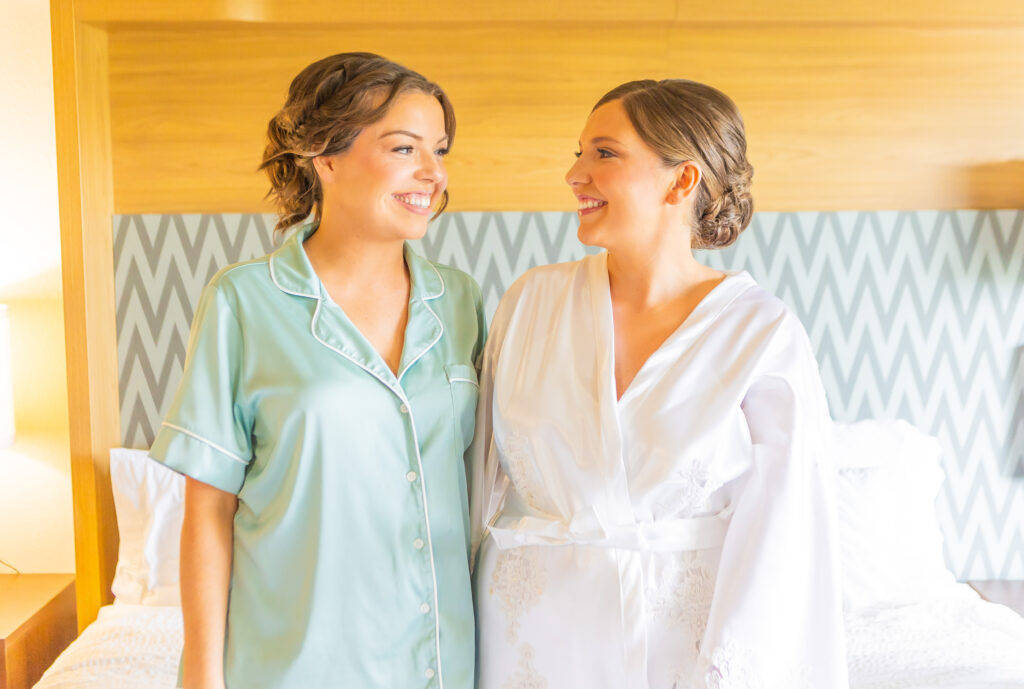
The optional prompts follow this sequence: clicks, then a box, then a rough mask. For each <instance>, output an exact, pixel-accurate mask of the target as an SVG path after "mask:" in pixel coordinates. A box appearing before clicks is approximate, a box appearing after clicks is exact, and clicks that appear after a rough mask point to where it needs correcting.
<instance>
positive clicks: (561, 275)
mask: <svg viewBox="0 0 1024 689" xmlns="http://www.w3.org/2000/svg"><path fill="white" fill-rule="evenodd" d="M586 260H587V259H583V260H580V261H569V262H566V263H550V264H547V265H543V266H537V267H536V268H531V269H529V270H528V271H526V272H525V273H523V274H522V275H520V276H519V278H518V279H516V281H515V282H513V283H512V284H511V285H510V286H509V288H508V290H506V291H505V294H504V296H502V298H501V302H500V303H499V304H498V311H497V313H496V314H495V318H497V317H498V314H505V315H508V316H511V314H512V312H513V311H515V309H516V308H518V306H519V305H520V303H529V304H530V305H531V306H537V303H536V302H538V301H540V300H542V299H549V298H550V297H552V296H554V295H559V294H562V293H563V292H564V291H565V289H566V288H568V287H569V286H570V285H572V284H573V283H574V282H575V281H576V280H577V279H578V278H579V277H581V276H582V274H583V269H584V265H585V262H586Z"/></svg>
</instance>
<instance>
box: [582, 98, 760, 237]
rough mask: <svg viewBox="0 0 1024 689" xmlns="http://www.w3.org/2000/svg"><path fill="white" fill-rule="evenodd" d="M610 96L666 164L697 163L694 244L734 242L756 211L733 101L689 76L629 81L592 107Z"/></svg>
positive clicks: (744, 141)
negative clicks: (697, 182)
mask: <svg viewBox="0 0 1024 689" xmlns="http://www.w3.org/2000/svg"><path fill="white" fill-rule="evenodd" d="M613 100H621V101H622V107H623V108H624V109H625V110H626V114H627V115H628V116H629V121H630V122H631V123H632V124H633V128H634V129H636V131H637V134H639V135H640V138H641V139H643V140H644V142H645V143H646V144H647V145H648V146H650V147H651V148H652V149H654V151H655V152H656V153H657V154H658V155H659V156H661V159H662V160H663V161H664V163H665V164H666V165H668V166H671V167H674V166H676V165H679V164H680V163H683V162H686V161H688V160H692V161H693V162H695V163H697V165H698V166H699V167H700V171H701V181H700V186H699V187H698V188H697V196H696V199H695V201H694V206H693V214H694V228H693V238H694V248H699V249H718V248H722V247H726V246H729V245H730V244H732V243H733V242H734V241H736V238H737V237H738V236H739V234H740V232H742V231H743V230H744V229H746V227H747V225H749V224H750V218H751V216H752V214H753V211H754V199H753V197H752V196H751V195H750V180H751V178H752V177H753V174H754V168H753V167H751V165H750V163H749V162H748V161H747V139H746V135H745V134H744V130H743V119H742V118H741V117H740V113H739V110H738V109H737V108H736V104H735V103H733V102H732V100H731V99H730V98H729V97H728V96H727V95H725V94H724V93H722V92H721V91H719V90H718V89H715V88H712V87H710V86H707V85H706V84H701V83H698V82H696V81H689V80H687V79H663V80H662V81H654V80H653V79H644V80H641V81H630V82H627V83H625V84H622V85H621V86H617V87H615V88H614V89H612V90H611V91H609V92H608V93H606V94H605V95H604V96H603V97H602V98H601V100H599V101H598V102H597V105H595V106H594V110H597V109H598V108H599V107H601V106H602V105H604V104H605V103H608V102H609V101H613Z"/></svg>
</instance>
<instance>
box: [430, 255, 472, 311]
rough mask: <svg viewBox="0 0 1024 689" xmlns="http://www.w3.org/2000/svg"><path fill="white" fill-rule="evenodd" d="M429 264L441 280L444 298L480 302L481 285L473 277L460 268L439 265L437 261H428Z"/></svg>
mask: <svg viewBox="0 0 1024 689" xmlns="http://www.w3.org/2000/svg"><path fill="white" fill-rule="evenodd" d="M427 263H428V264H429V265H430V267H431V268H433V269H434V271H435V272H436V273H437V276H438V277H439V278H440V279H441V284H442V285H443V287H444V292H443V294H444V296H446V297H448V298H449V299H454V300H456V301H462V300H471V301H474V302H477V301H480V285H478V284H477V282H476V280H474V279H473V276H472V275H470V274H469V273H466V272H463V271H461V270H459V269H458V268H453V267H451V266H448V265H445V264H443V263H437V262H436V261H427Z"/></svg>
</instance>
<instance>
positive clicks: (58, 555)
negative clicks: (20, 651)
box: [0, 0, 74, 572]
mask: <svg viewBox="0 0 1024 689" xmlns="http://www.w3.org/2000/svg"><path fill="white" fill-rule="evenodd" d="M0 64H2V65H4V69H3V70H0V113H2V115H0V150H2V151H4V155H3V156H0V208H3V209H4V212H3V215H2V216H0V303H5V304H7V305H8V306H9V308H10V320H11V335H12V365H13V369H14V405H15V425H16V432H17V438H16V440H15V444H14V446H13V447H11V448H8V449H0V525H2V526H0V559H3V560H5V561H6V562H9V563H10V564H12V565H14V566H15V567H17V568H18V569H19V570H21V571H22V572H71V571H74V533H73V527H72V503H71V474H70V460H69V454H68V403H67V376H66V366H65V358H64V313H63V303H62V298H61V277H60V228H59V222H58V213H57V160H56V154H55V150H56V147H55V141H54V116H53V72H52V67H51V56H50V8H49V3H48V2H46V0H5V1H4V2H2V3H0ZM0 571H2V572H6V571H7V570H6V568H4V567H2V566H0Z"/></svg>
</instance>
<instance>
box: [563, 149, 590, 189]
mask: <svg viewBox="0 0 1024 689" xmlns="http://www.w3.org/2000/svg"><path fill="white" fill-rule="evenodd" d="M587 179H588V175H587V170H586V163H585V162H584V161H583V157H582V156H580V157H579V158H577V159H576V161H575V162H574V163H573V164H572V166H570V167H569V171H568V172H566V173H565V183H566V184H568V185H569V186H570V187H572V188H573V189H575V188H576V187H578V186H579V185H581V184H586V183H587Z"/></svg>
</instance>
